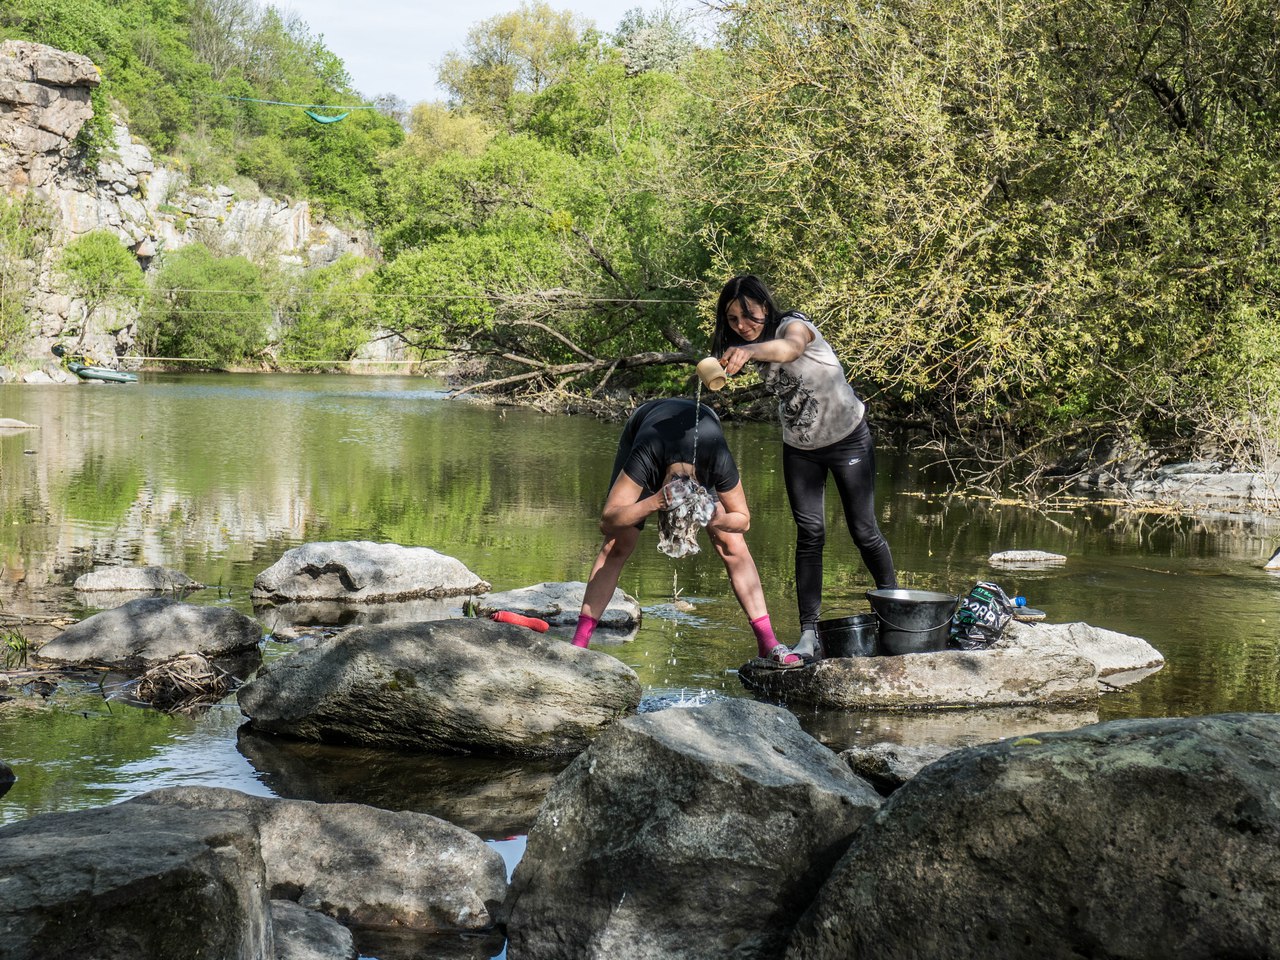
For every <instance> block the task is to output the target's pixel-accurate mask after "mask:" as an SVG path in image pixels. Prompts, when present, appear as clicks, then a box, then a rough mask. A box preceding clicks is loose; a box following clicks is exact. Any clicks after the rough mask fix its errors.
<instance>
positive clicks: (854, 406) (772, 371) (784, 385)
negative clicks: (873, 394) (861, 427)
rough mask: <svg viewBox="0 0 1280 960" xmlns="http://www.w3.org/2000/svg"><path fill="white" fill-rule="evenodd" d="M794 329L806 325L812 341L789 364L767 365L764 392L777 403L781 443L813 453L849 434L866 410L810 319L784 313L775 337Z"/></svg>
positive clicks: (837, 359)
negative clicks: (788, 328)
mask: <svg viewBox="0 0 1280 960" xmlns="http://www.w3.org/2000/svg"><path fill="white" fill-rule="evenodd" d="M793 323H802V324H804V325H805V327H806V328H807V329H808V330H809V332H810V333H812V334H813V339H812V340H810V341H809V345H808V346H807V347H805V348H804V353H802V354H800V356H798V357H796V358H795V359H794V360H792V361H791V362H790V363H770V364H766V366H767V367H768V372H767V373H766V374H765V380H764V383H765V389H766V390H768V391H769V392H770V393H772V394H773V395H774V396H776V397H777V398H778V415H779V417H780V418H781V420H782V439H783V441H784V442H786V443H788V444H790V445H791V446H793V447H800V448H801V449H803V450H816V449H817V448H819V447H825V446H828V445H830V444H833V443H835V442H836V441H837V440H843V439H844V438H845V437H847V436H848V435H849V434H850V433H852V432H853V429H854V427H856V426H858V424H860V423H861V422H862V418H863V416H864V415H865V414H866V406H865V405H864V404H863V402H862V401H861V400H860V399H859V398H858V395H857V393H855V392H854V389H853V387H851V386H850V385H849V381H848V380H846V379H845V375H844V367H842V366H841V365H840V360H839V358H838V357H837V356H836V352H835V351H834V350H832V349H831V344H829V343H827V341H826V340H825V339H824V338H823V336H822V334H821V332H819V330H818V328H817V327H816V326H814V324H813V322H812V321H811V320H810V319H809V318H808V317H806V316H805V315H804V314H802V313H794V312H793V313H788V314H787V315H786V316H784V317H783V318H782V322H781V323H779V324H778V336H779V337H782V336H783V335H784V333H785V331H786V329H787V327H789V326H791V324H793Z"/></svg>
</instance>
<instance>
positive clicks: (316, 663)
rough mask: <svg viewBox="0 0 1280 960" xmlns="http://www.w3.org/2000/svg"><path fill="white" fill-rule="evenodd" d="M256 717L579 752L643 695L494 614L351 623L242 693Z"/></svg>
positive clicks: (279, 729) (426, 743)
mask: <svg viewBox="0 0 1280 960" xmlns="http://www.w3.org/2000/svg"><path fill="white" fill-rule="evenodd" d="M239 700H240V709H241V710H242V711H243V713H244V714H245V716H247V717H249V720H250V722H251V723H252V724H253V726H254V727H255V728H256V729H258V730H262V731H266V732H269V733H280V734H286V735H288V736H292V737H298V738H300V739H304V740H318V741H324V742H329V743H353V744H366V745H369V746H385V747H394V748H397V749H405V750H427V751H433V750H434V751H443V752H449V753H485V754H500V755H516V756H553V755H556V754H571V753H577V752H578V751H580V750H582V749H583V748H584V747H586V745H587V744H588V743H590V741H591V740H592V739H593V738H594V737H595V736H596V735H598V734H599V733H600V731H601V730H603V729H604V728H605V727H607V726H608V725H609V724H611V723H613V722H614V721H615V720H617V719H619V718H620V717H623V716H626V715H628V714H631V713H634V712H635V710H636V707H637V706H638V705H639V703H640V681H639V679H638V678H637V677H636V675H635V672H634V671H632V670H631V668H629V667H627V666H626V665H625V664H623V663H621V662H620V661H618V660H617V659H615V658H614V657H611V656H609V655H607V654H604V653H597V652H596V651H594V650H583V649H580V648H578V647H575V646H573V645H572V644H570V643H565V642H563V641H561V640H556V639H554V638H552V637H549V636H547V635H545V634H539V633H535V632H533V631H531V630H526V629H525V628H523V627H518V626H513V625H510V624H505V623H495V622H493V621H491V620H478V619H471V618H462V619H457V620H436V621H431V622H427V623H407V624H389V625H385V626H370V627H356V628H354V629H351V630H347V631H344V632H343V633H340V634H338V635H337V636H335V637H332V638H330V639H328V640H326V641H324V642H322V643H319V644H317V645H316V646H314V647H310V648H308V649H304V650H299V651H297V652H296V653H292V654H290V655H288V656H285V657H281V658H280V659H278V660H276V661H274V662H272V663H270V664H268V666H267V667H266V668H265V669H264V670H263V671H262V673H261V674H260V675H259V676H258V677H257V678H256V679H254V680H253V681H252V682H250V683H249V684H247V685H246V686H244V687H242V688H241V689H240V691H239Z"/></svg>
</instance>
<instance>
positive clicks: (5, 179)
mask: <svg viewBox="0 0 1280 960" xmlns="http://www.w3.org/2000/svg"><path fill="white" fill-rule="evenodd" d="M99 82H100V80H99V71H98V68H97V67H96V66H95V65H94V63H93V62H92V61H91V60H89V59H88V58H87V57H82V56H79V55H77V54H73V53H67V52H65V51H62V50H55V49H53V48H52V47H47V46H43V45H41V44H37V43H28V42H23V41H15V40H8V41H4V42H3V43H0V191H3V192H4V193H5V194H8V195H10V196H12V195H14V194H17V193H20V192H22V191H27V190H33V191H36V192H37V193H38V194H39V195H40V196H41V197H43V198H44V199H45V200H46V201H47V203H48V204H49V205H50V206H51V207H52V209H53V210H54V211H55V212H56V224H55V229H54V239H53V243H52V244H51V245H50V246H49V248H48V249H46V250H45V251H44V253H43V255H42V259H41V262H40V263H39V264H38V265H37V267H38V270H37V275H38V279H37V281H36V283H35V286H34V289H33V290H32V293H31V296H30V298H29V300H28V304H27V306H28V314H29V315H30V317H31V325H30V337H29V340H28V342H27V344H26V345H25V346H24V347H23V349H22V353H23V354H24V356H25V357H26V358H27V363H26V364H25V365H26V366H40V365H41V364H45V363H46V361H48V360H49V358H50V353H49V347H50V346H51V345H52V344H53V343H54V342H55V341H57V340H59V339H62V338H64V337H65V336H66V335H67V334H68V331H70V330H72V329H73V328H74V330H75V333H76V336H77V337H78V336H79V329H78V323H79V318H80V317H81V315H82V304H80V303H79V302H77V301H74V300H73V299H72V298H71V297H69V296H67V295H66V294H65V293H64V292H62V291H60V289H59V282H58V277H57V275H56V270H55V269H54V265H55V263H56V262H57V257H58V254H59V253H60V251H61V249H62V247H64V246H65V245H66V244H67V243H68V242H70V241H71V240H74V239H76V238H77V237H80V236H83V235H84V234H86V233H89V232H91V231H93V230H102V229H106V230H110V231H112V232H113V233H115V234H116V235H117V236H119V237H120V238H121V240H122V241H123V242H124V243H125V244H126V245H128V246H129V247H130V248H131V249H132V250H133V251H134V253H135V254H136V255H137V256H138V259H139V261H140V263H141V264H142V266H143V267H144V269H145V268H147V267H149V266H150V265H151V263H152V259H153V258H154V257H155V256H156V255H157V254H159V253H162V252H163V251H165V250H174V249H177V248H179V247H182V246H184V245H186V244H188V243H192V242H195V241H199V242H202V243H205V244H206V245H208V246H210V247H212V248H214V249H216V250H218V251H219V252H222V253H227V254H243V255H244V256H247V257H248V258H249V259H251V260H254V261H256V262H259V263H261V262H265V261H267V260H270V259H275V260H278V261H282V262H285V263H289V264H294V265H297V266H298V267H300V268H307V267H316V266H324V265H326V264H330V263H333V262H334V261H335V260H337V259H338V258H339V257H340V256H342V255H343V254H344V253H348V252H351V253H357V254H361V255H363V256H373V255H374V245H373V242H372V239H371V237H370V236H369V235H368V234H367V233H366V232H365V231H363V230H357V229H352V228H348V227H340V226H337V225H335V224H333V223H329V222H326V221H324V220H321V219H319V218H318V217H316V216H314V214H313V211H312V209H311V207H310V205H309V204H308V203H307V202H306V201H298V202H290V201H286V200H277V199H272V198H266V197H253V198H240V197H237V196H236V194H235V193H234V192H233V191H232V190H231V189H229V188H227V187H225V186H218V185H199V184H191V183H188V182H187V179H186V177H185V175H183V174H182V173H181V172H179V171H176V170H172V169H169V168H166V167H165V166H163V165H160V164H157V163H156V162H155V161H154V160H153V158H152V156H151V151H150V150H149V149H148V148H147V147H146V145H144V144H141V143H135V142H134V141H133V139H132V137H131V136H130V134H129V130H128V128H127V127H126V126H125V125H124V124H122V123H118V122H117V123H116V124H115V128H114V129H115V143H114V146H113V147H112V148H111V149H108V150H106V151H104V155H103V157H102V159H101V160H100V161H99V162H98V163H97V165H96V166H95V167H94V168H93V169H89V168H88V167H86V165H85V163H84V159H83V154H82V151H80V150H79V149H78V148H77V145H76V142H75V140H76V136H77V134H78V133H79V132H80V129H81V128H82V127H83V126H84V124H85V123H86V122H87V121H88V120H89V119H90V118H91V117H92V116H93V106H92V103H91V101H90V94H91V91H92V90H93V88H94V87H96V86H97V85H98V83H99ZM134 319H135V318H134V317H133V316H131V315H128V314H125V313H113V311H111V310H108V309H103V310H101V311H99V312H98V313H97V314H95V316H94V321H93V324H92V326H91V329H89V330H88V331H86V332H85V335H84V338H83V341H82V345H83V348H84V350H85V351H86V352H88V353H90V354H93V355H96V356H100V357H114V356H121V355H123V354H125V353H126V352H128V351H129V350H130V348H131V347H132V346H133V333H134V324H133V320H134Z"/></svg>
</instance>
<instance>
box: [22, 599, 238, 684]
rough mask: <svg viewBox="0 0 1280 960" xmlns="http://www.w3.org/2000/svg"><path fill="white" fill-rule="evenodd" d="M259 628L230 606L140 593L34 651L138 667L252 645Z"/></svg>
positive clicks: (58, 658) (48, 657)
mask: <svg viewBox="0 0 1280 960" xmlns="http://www.w3.org/2000/svg"><path fill="white" fill-rule="evenodd" d="M261 640H262V628H261V627H260V626H259V625H258V623H257V621H255V620H253V619H252V618H251V617H246V616H245V615H244V614H243V613H241V612H240V611H238V610H233V609H231V608H230V607H201V606H196V605H195V604H191V603H183V602H182V601H180V600H175V599H173V598H172V597H139V598H138V599H136V600H130V601H129V602H128V603H125V604H122V605H121V606H118V607H115V608H113V609H111V610H104V611H102V612H101V613H95V614H94V615H93V616H91V617H87V618H86V619H84V620H81V621H80V622H79V623H75V624H72V625H71V626H69V627H67V629H66V630H64V631H62V633H61V634H60V635H59V636H57V637H55V638H54V639H53V640H50V641H49V642H48V643H46V644H45V645H44V646H42V647H41V648H40V650H39V651H38V656H39V659H41V660H44V661H49V662H52V663H60V664H94V665H100V666H111V667H121V668H126V669H137V668H139V667H143V666H149V665H151V664H155V663H159V662H161V661H165V660H171V659H173V658H174V657H177V656H180V655H182V654H185V653H198V654H200V655H201V656H204V657H207V658H209V659H216V658H221V657H232V656H237V655H241V654H245V653H249V652H254V651H257V649H258V644H259V642H260V641H261Z"/></svg>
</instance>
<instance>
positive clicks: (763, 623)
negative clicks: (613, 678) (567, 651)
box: [573, 397, 804, 667]
mask: <svg viewBox="0 0 1280 960" xmlns="http://www.w3.org/2000/svg"><path fill="white" fill-rule="evenodd" d="M655 513H656V514H658V545H659V548H660V549H662V550H663V552H664V553H666V554H667V555H668V556H673V557H679V556H684V555H686V554H687V553H693V552H696V551H697V549H698V546H697V539H696V538H697V531H698V529H699V528H705V529H706V531H707V535H708V536H709V537H710V538H711V543H712V545H713V546H714V547H715V550H716V553H717V554H719V555H720V559H721V560H722V561H724V567H725V570H726V571H727V572H728V574H729V584H730V586H731V587H732V588H733V593H734V596H736V597H737V598H738V603H739V604H741V606H742V610H743V612H744V613H745V614H746V615H747V619H748V621H750V623H751V630H752V633H754V634H755V638H756V649H757V652H758V655H759V656H760V657H761V658H762V659H764V660H767V661H768V662H769V663H771V664H772V665H774V666H776V667H798V666H801V665H802V664H803V662H804V661H803V660H802V659H801V658H800V657H798V656H796V655H795V654H793V653H792V652H791V651H790V650H789V649H788V648H787V647H786V645H785V644H781V643H779V642H778V638H777V637H776V636H774V634H773V627H772V626H771V625H770V623H769V611H768V609H767V608H766V606H765V600H764V590H763V589H762V588H761V586H760V574H759V572H758V571H757V570H756V562H755V560H754V559H753V558H752V556H751V551H750V550H748V549H747V541H746V538H745V537H744V536H743V534H745V533H746V532H747V529H748V528H749V527H750V526H751V514H750V512H749V511H748V509H747V498H746V495H745V494H744V493H743V491H742V480H741V478H740V476H739V474H738V466H737V464H736V463H735V462H734V459H733V454H732V453H730V452H729V445H728V444H727V443H726V442H725V438H724V433H723V431H722V430H721V428H720V418H719V417H717V416H716V414H715V411H713V410H712V409H711V408H710V407H708V406H704V405H702V404H698V403H695V402H694V401H693V400H689V399H685V398H679V397H676V398H671V399H665V400H650V401H649V402H648V403H645V404H642V405H641V406H640V407H638V408H636V411H635V412H634V413H633V414H632V415H631V417H630V419H628V420H627V424H626V426H625V427H624V428H623V430H622V436H621V438H620V439H619V440H618V452H617V455H616V456H615V457H614V461H613V473H612V475H611V478H610V487H609V495H608V497H607V498H606V500H605V504H604V510H603V511H602V512H601V514H600V530H601V532H602V533H603V534H604V543H603V544H602V545H601V547H600V552H599V554H598V555H597V556H596V560H595V563H594V564H593V565H592V567H591V576H590V578H589V579H588V580H587V589H586V592H585V593H584V594H583V599H582V610H581V612H580V613H579V615H578V626H577V629H576V630H575V631H574V635H573V642H574V644H576V645H577V646H579V647H585V646H587V644H588V643H589V642H590V640H591V635H592V633H593V632H594V631H595V628H596V624H597V623H599V622H600V618H601V617H602V616H603V615H604V611H605V607H607V606H608V604H609V600H610V598H611V597H612V596H613V591H614V590H615V589H616V588H617V586H618V579H619V577H621V575H622V568H623V565H624V564H626V562H627V558H628V557H630V556H631V553H632V551H633V550H635V547H636V543H637V542H638V541H639V539H640V531H641V530H642V529H644V525H645V521H646V520H648V518H649V517H650V516H652V515H653V514H655Z"/></svg>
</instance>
